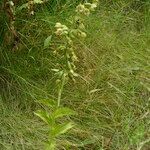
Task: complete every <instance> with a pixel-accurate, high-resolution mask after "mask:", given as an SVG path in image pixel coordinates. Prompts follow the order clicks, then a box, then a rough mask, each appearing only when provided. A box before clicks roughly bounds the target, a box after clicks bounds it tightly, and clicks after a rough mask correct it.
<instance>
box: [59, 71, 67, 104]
mask: <svg viewBox="0 0 150 150" xmlns="http://www.w3.org/2000/svg"><path fill="white" fill-rule="evenodd" d="M64 85H65V73H63V75H62V79H61V84H60V88H59V90H58V103H57V106H58V107H59V106H60V100H61V95H62V91H63V88H64Z"/></svg>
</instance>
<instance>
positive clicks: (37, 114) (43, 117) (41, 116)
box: [34, 110, 52, 125]
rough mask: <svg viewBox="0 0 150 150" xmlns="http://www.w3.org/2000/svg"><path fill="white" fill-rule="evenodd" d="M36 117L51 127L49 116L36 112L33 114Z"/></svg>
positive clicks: (45, 113) (41, 111) (42, 112)
mask: <svg viewBox="0 0 150 150" xmlns="http://www.w3.org/2000/svg"><path fill="white" fill-rule="evenodd" d="M34 114H35V115H36V116H38V117H39V118H41V119H42V120H43V121H44V122H46V123H47V124H49V125H51V124H52V118H51V116H50V115H49V114H48V113H47V112H46V111H44V110H38V111H37V112H34Z"/></svg>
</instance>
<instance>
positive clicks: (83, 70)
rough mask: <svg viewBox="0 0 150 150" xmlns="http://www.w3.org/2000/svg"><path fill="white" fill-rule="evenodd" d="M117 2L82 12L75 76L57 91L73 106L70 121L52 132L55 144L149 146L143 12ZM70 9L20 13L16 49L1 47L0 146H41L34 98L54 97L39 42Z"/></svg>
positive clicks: (149, 57)
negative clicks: (65, 130)
mask: <svg viewBox="0 0 150 150" xmlns="http://www.w3.org/2000/svg"><path fill="white" fill-rule="evenodd" d="M121 6H122V5H119V6H118V5H115V6H112V7H107V6H105V7H104V6H100V7H99V9H98V10H97V11H96V12H94V14H92V15H90V17H89V18H88V19H87V20H86V27H87V35H88V36H87V38H86V40H85V41H78V40H77V41H76V43H77V44H76V46H77V49H76V50H77V53H78V56H79V60H80V61H79V62H78V64H77V66H78V68H77V71H78V72H79V74H80V75H81V77H79V78H77V79H76V83H72V82H69V83H68V84H67V85H66V86H65V89H64V93H63V99H62V104H63V105H65V106H67V107H70V108H72V109H73V110H75V111H76V112H77V115H76V116H74V117H71V120H73V121H74V122H75V124H76V126H75V128H73V129H72V130H70V131H69V133H67V134H65V135H63V136H61V137H60V138H59V139H58V143H59V145H58V149H59V150H60V149H62V150H63V149H66V150H69V149H71V150H149V147H150V93H149V92H150V78H149V77H150V74H149V73H150V72H149V71H150V66H149V64H150V26H149V23H150V17H149V16H150V12H147V11H146V10H147V9H146V10H145V11H144V10H142V12H140V11H137V10H135V9H134V8H132V9H131V8H128V7H125V8H124V7H123V6H122V7H121ZM148 6H149V5H148ZM146 7H147V5H146V6H144V8H146ZM70 15H72V12H71V11H67V12H66V11H63V12H61V13H60V14H57V15H53V16H51V15H49V14H48V11H43V10H41V11H39V12H37V14H36V16H35V17H34V18H32V19H22V18H23V17H24V16H23V17H22V16H21V17H20V18H19V19H18V20H17V21H18V26H19V28H20V29H19V34H20V36H21V40H22V43H23V44H22V45H23V46H22V45H21V51H18V52H15V53H12V52H11V51H9V50H7V49H6V47H5V49H4V48H2V47H1V58H2V60H3V61H2V63H1V64H2V65H1V72H2V74H1V80H0V81H1V89H2V90H1V99H0V150H5V149H6V150H7V149H8V150H41V149H43V143H44V141H46V138H47V126H46V125H45V124H44V123H43V122H41V120H39V119H38V118H37V117H36V116H35V115H34V114H33V112H34V111H36V110H37V109H38V108H39V107H40V106H39V105H38V104H37V103H36V102H35V101H37V100H39V99H43V98H55V96H56V95H55V93H56V89H57V88H56V85H55V82H54V81H55V79H54V77H53V74H52V72H51V69H52V68H53V67H54V66H55V59H54V58H53V57H52V56H51V50H45V49H44V48H43V42H44V39H45V38H46V37H47V36H48V35H50V34H51V33H52V30H53V26H54V24H55V22H58V21H59V22H66V21H65V20H66V18H69V17H68V16H70ZM43 29H44V30H43ZM56 42H57V41H56Z"/></svg>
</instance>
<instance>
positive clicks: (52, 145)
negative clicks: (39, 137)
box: [45, 141, 56, 150]
mask: <svg viewBox="0 0 150 150" xmlns="http://www.w3.org/2000/svg"><path fill="white" fill-rule="evenodd" d="M55 147H56V142H55V141H51V142H48V143H46V147H45V150H55Z"/></svg>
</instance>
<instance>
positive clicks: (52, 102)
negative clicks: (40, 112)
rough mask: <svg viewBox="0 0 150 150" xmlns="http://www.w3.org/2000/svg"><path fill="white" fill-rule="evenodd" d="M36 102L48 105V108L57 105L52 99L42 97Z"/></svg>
mask: <svg viewBox="0 0 150 150" xmlns="http://www.w3.org/2000/svg"><path fill="white" fill-rule="evenodd" d="M38 103H41V104H43V105H45V106H48V107H50V108H54V107H56V106H57V103H56V101H55V100H53V99H42V100H40V101H38Z"/></svg>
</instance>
